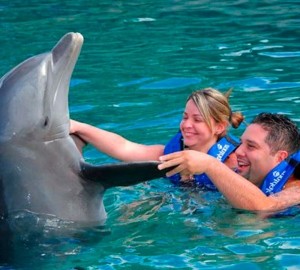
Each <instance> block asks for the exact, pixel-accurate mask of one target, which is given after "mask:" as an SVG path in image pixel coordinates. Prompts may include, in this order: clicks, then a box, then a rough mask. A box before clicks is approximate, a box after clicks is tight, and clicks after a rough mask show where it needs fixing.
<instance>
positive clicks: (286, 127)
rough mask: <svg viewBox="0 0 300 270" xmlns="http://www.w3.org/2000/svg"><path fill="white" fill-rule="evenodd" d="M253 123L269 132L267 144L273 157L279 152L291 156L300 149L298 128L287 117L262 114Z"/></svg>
mask: <svg viewBox="0 0 300 270" xmlns="http://www.w3.org/2000/svg"><path fill="white" fill-rule="evenodd" d="M251 123H252V124H258V125H260V126H262V128H263V129H264V130H266V131H267V132H268V135H267V137H266V143H267V144H268V145H269V147H270V149H271V154H272V155H273V154H275V153H276V152H277V151H279V150H285V151H287V152H288V153H289V155H290V154H292V153H294V152H296V151H297V150H299V149H300V135H299V130H298V127H297V125H296V124H295V123H294V122H293V121H292V120H291V119H289V118H288V117H287V116H285V115H282V114H277V113H260V114H259V115H257V116H256V117H255V118H254V119H253V120H252V122H251Z"/></svg>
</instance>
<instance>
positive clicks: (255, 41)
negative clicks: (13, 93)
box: [0, 0, 300, 270]
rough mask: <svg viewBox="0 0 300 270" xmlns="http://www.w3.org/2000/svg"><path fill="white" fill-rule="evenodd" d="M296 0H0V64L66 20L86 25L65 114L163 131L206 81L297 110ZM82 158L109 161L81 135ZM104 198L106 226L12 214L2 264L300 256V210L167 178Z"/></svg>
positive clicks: (133, 134) (12, 61)
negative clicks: (265, 214) (262, 208)
mask: <svg viewBox="0 0 300 270" xmlns="http://www.w3.org/2000/svg"><path fill="white" fill-rule="evenodd" d="M298 10H299V3H298V2H297V1H279V0H272V1H248V0H240V1H234V2H231V1H219V0H218V1H203V0H201V1H200V0H199V1H182V0H168V1H154V0H145V1H135V0H130V1H113V2H111V1H105V0H103V1H100V2H99V1H95V0H92V1H88V2H87V1H82V0H80V1H64V2H63V3H58V2H57V1H38V2H37V1H35V0H32V1H25V2H24V1H20V0H16V1H2V2H1V4H0V13H1V14H0V15H1V16H0V25H1V27H0V31H1V50H0V58H1V62H0V74H5V73H6V72H7V71H8V70H9V69H10V68H12V67H14V66H15V65H17V64H18V63H20V62H21V61H22V60H24V59H26V58H28V57H29V56H32V55H35V54H38V53H41V52H44V51H47V50H49V49H50V48H52V47H53V46H54V44H56V42H57V41H58V40H59V39H60V37H61V36H63V35H64V34H65V33H66V32H69V31H75V32H81V33H82V34H83V36H84V38H85V43H84V46H83V48H82V52H81V55H80V57H79V60H78V63H77V65H76V68H75V71H74V74H73V78H72V82H71V91H70V99H69V105H70V113H71V117H73V118H75V119H78V120H81V121H85V122H88V123H91V124H93V125H96V126H99V127H103V128H107V129H109V130H112V131H116V132H119V133H121V134H122V135H123V136H126V137H128V138H130V139H132V140H136V141H138V142H141V143H147V144H151V143H162V144H164V143H166V142H167V141H168V139H169V138H170V137H171V136H173V134H174V133H175V132H176V131H177V130H178V125H179V122H180V119H181V116H182V110H183V106H184V104H185V100H186V98H187V96H188V95H189V93H190V92H191V91H192V90H195V89H199V88H203V87H208V86H212V87H217V88H219V89H220V90H221V91H226V90H228V88H231V87H233V92H232V95H231V99H230V102H231V104H232V109H233V110H234V111H235V110H240V111H242V112H243V113H244V114H245V115H246V121H247V122H249V121H250V120H251V118H252V117H253V116H254V115H255V114H257V113H259V112H261V111H271V112H282V113H285V114H288V115H289V116H290V117H291V118H292V119H294V120H295V121H296V122H297V123H299V121H300V118H299V115H300V107H299V90H300V85H299V84H300V79H299V78H300V76H299V75H300V74H299V68H298V67H299V60H300V57H299V42H300V40H299V38H300V35H299V34H300V33H299V27H298V25H299V14H298V13H299V12H298ZM0 95H1V93H0ZM243 128H244V127H242V128H240V129H238V130H234V131H232V132H233V134H234V135H240V134H241V133H242V131H243ZM85 157H86V159H88V161H90V162H92V163H103V162H109V161H111V158H109V157H107V156H105V155H103V154H101V153H99V152H98V151H96V150H95V149H93V148H92V147H90V146H89V147H88V148H87V149H86V152H85ZM104 200H105V201H104V203H105V205H106V208H107V211H108V219H107V222H106V224H105V226H95V225H94V224H93V225H89V226H87V225H86V224H85V226H81V225H82V224H81V225H80V224H74V223H72V222H69V223H68V222H65V221H60V220H57V219H56V218H55V217H47V218H46V217H40V216H36V215H35V214H32V213H18V217H12V218H11V222H12V224H11V225H12V228H13V229H14V230H13V232H11V233H10V234H9V233H7V234H6V233H5V232H6V231H5V230H6V229H7V228H5V224H1V239H2V244H3V243H4V244H3V245H1V252H0V253H1V255H2V257H5V256H6V258H7V257H9V256H11V255H12V254H13V255H14V257H12V258H11V264H10V265H8V266H7V268H5V267H4V266H3V267H2V266H0V269H11V268H13V269H26V270H27V269H31V270H32V269H43V270H47V269H55V268H56V269H88V270H92V269H164V268H178V269H240V268H243V269H297V268H299V267H300V255H299V236H300V231H299V226H298V224H299V218H300V216H299V209H294V210H293V212H292V215H290V216H279V217H272V218H262V217H260V216H258V215H256V214H254V213H248V212H243V211H237V210H235V209H232V208H231V207H230V205H229V204H228V203H227V202H226V200H225V199H224V198H223V197H222V196H220V194H218V193H215V192H204V191H199V190H191V189H178V188H174V187H172V186H171V184H170V183H169V182H168V181H167V180H164V179H158V180H155V181H152V182H149V183H147V184H140V185H138V186H135V187H127V188H115V189H111V190H109V191H107V192H106V194H105V198H104ZM2 221H3V220H2ZM5 241H6V242H5Z"/></svg>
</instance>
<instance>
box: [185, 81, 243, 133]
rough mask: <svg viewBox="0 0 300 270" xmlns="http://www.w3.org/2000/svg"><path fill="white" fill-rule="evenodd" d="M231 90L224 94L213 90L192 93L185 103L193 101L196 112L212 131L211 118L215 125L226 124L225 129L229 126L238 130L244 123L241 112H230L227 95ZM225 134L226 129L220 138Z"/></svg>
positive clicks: (207, 89) (206, 89)
mask: <svg viewBox="0 0 300 270" xmlns="http://www.w3.org/2000/svg"><path fill="white" fill-rule="evenodd" d="M231 91H232V89H229V90H228V91H227V92H226V93H225V94H223V93H221V92H220V91H218V90H216V89H214V88H210V87H209V88H204V89H202V90H197V91H195V92H193V93H192V94H191V95H190V96H189V97H188V98H187V101H189V100H193V101H194V103H195V104H196V106H197V107H198V110H199V111H200V113H201V114H202V117H203V120H204V121H205V123H206V124H207V125H208V126H209V128H210V129H212V124H211V118H212V119H214V120H215V121H216V123H224V122H225V123H227V125H226V127H228V126H229V125H231V126H232V127H233V128H238V127H239V125H240V124H241V123H242V122H243V121H244V118H245V117H244V116H243V114H242V113H241V112H232V111H231V108H230V105H229V95H230V94H231ZM225 134H226V129H225V130H224V132H223V133H222V134H220V137H222V136H224V135H225Z"/></svg>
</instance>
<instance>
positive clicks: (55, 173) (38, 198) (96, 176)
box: [0, 33, 165, 231]
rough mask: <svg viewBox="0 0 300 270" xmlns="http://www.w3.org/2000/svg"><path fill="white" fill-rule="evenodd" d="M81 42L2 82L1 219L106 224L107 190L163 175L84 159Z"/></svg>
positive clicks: (149, 164) (152, 166)
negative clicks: (73, 116) (76, 78)
mask: <svg viewBox="0 0 300 270" xmlns="http://www.w3.org/2000/svg"><path fill="white" fill-rule="evenodd" d="M82 44H83V36H82V35H81V34H80V33H67V34H66V35H64V36H63V37H62V38H61V39H60V40H59V41H58V43H57V44H56V45H55V46H54V47H53V49H52V50H51V51H49V52H46V53H42V54H39V55H35V56H33V57H31V58H29V59H27V60H25V61H24V62H22V63H21V64H19V65H17V66H16V67H15V68H13V69H12V70H11V71H9V72H8V73H7V74H5V75H4V76H3V77H2V78H1V80H0V220H3V219H5V218H7V217H9V216H10V215H12V214H14V213H17V212H20V211H28V212H30V213H37V214H45V215H50V216H55V217H57V218H59V219H61V220H68V221H75V222H77V221H78V222H86V223H88V222H101V221H103V220H105V219H106V218H107V216H106V212H105V207H104V205H103V194H104V192H105V190H107V189H108V188H111V187H116V186H129V185H135V184H138V183H140V182H143V181H147V180H152V179H157V178H160V177H163V176H164V175H165V171H159V170H158V169H157V165H158V163H159V162H156V161H145V162H128V163H125V162H116V163H111V164H99V165H93V164H89V163H87V162H86V161H85V160H84V158H83V155H82V152H81V149H80V148H81V147H80V146H78V145H79V144H78V143H76V142H77V141H78V140H77V139H74V138H73V137H72V136H70V134H69V128H70V118H69V109H68V93H69V85H70V80H71V75H72V72H73V69H74V67H75V64H76V62H77V59H78V56H79V54H80V50H81V47H82ZM2 229H3V228H2ZM0 231H1V230H0Z"/></svg>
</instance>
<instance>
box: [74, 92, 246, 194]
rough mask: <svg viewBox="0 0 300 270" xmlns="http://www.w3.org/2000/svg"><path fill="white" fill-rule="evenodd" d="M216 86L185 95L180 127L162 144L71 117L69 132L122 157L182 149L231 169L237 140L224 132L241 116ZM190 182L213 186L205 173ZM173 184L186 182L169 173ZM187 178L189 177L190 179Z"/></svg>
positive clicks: (129, 158)
mask: <svg viewBox="0 0 300 270" xmlns="http://www.w3.org/2000/svg"><path fill="white" fill-rule="evenodd" d="M229 94H230V91H229V92H227V93H226V94H222V93H221V92H219V91H218V90H216V89H213V88H205V89H202V90H198V91H195V92H193V93H192V94H191V95H190V96H189V97H188V99H187V102H186V106H185V110H184V113H183V118H182V120H181V123H180V131H179V132H178V133H177V134H176V135H175V136H174V137H173V138H172V139H171V140H170V142H168V143H167V144H166V145H144V144H139V143H136V142H132V141H129V140H127V139H126V138H124V137H122V136H120V135H118V134H116V133H112V132H109V131H106V130H103V129H100V128H97V127H94V126H91V125H88V124H86V123H81V122H78V121H74V120H71V127H70V133H73V134H76V135H77V136H79V137H81V138H82V139H83V140H84V141H86V142H87V143H90V144H92V145H93V146H95V147H96V148H97V149H99V150H100V151H101V152H103V153H105V154H107V155H109V156H111V157H113V158H116V159H118V160H122V161H138V160H141V161H145V160H159V157H160V156H162V155H164V154H169V153H172V152H177V151H180V150H184V149H189V150H196V151H199V152H203V153H208V154H209V155H211V156H214V157H216V158H217V159H219V160H220V161H222V162H224V163H225V164H226V165H227V166H228V167H230V168H232V169H235V168H236V167H237V161H236V157H235V154H234V151H235V149H236V148H237V146H238V145H239V141H238V140H236V139H235V138H233V137H232V136H229V135H228V134H227V128H228V127H229V125H231V126H232V127H234V128H237V127H238V126H239V125H240V124H241V122H242V121H243V120H244V116H243V115H242V114H241V113H240V112H232V111H231V108H230V105H229V102H228V97H229ZM191 177H192V178H193V179H194V181H193V183H194V184H196V185H199V186H205V187H207V188H211V189H215V187H214V185H213V184H212V182H211V181H210V180H209V179H208V177H207V176H206V175H205V174H201V175H194V176H191ZM170 180H171V181H172V182H173V183H175V184H181V183H183V182H186V181H185V180H186V179H181V178H180V175H179V174H178V175H175V176H172V177H170ZM190 182H191V181H189V183H190Z"/></svg>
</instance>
